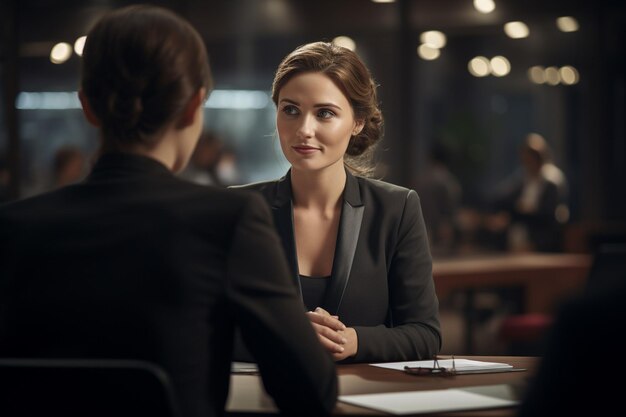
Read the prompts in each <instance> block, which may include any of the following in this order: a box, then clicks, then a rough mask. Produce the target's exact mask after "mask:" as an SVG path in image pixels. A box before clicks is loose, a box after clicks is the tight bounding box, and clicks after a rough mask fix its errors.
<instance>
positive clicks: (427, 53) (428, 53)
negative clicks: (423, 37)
mask: <svg viewBox="0 0 626 417" xmlns="http://www.w3.org/2000/svg"><path fill="white" fill-rule="evenodd" d="M417 54H418V55H419V56H420V58H422V59H425V60H427V61H432V60H433V59H437V58H439V55H441V52H440V51H439V49H437V48H433V47H431V46H429V45H426V44H425V43H423V44H421V45H420V46H418V47H417Z"/></svg>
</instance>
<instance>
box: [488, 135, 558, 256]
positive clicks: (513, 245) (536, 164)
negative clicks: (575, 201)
mask: <svg viewBox="0 0 626 417" xmlns="http://www.w3.org/2000/svg"><path fill="white" fill-rule="evenodd" d="M520 160H521V163H522V169H523V171H522V172H521V173H520V174H519V175H516V176H515V177H514V178H513V179H512V180H509V181H508V182H507V183H506V184H504V186H503V187H502V189H501V190H500V192H499V193H498V195H497V196H496V198H495V199H494V202H493V207H494V208H495V209H496V210H497V212H496V213H495V214H492V215H488V216H487V217H486V218H485V220H484V226H485V229H486V230H487V231H489V232H491V233H493V234H496V235H497V234H501V235H502V236H503V238H504V239H505V247H506V248H507V249H509V250H512V251H543V252H555V251H559V250H560V249H561V247H562V242H561V228H562V225H563V224H564V223H565V222H567V220H568V218H569V209H568V206H567V196H568V185H567V180H566V179H565V175H564V174H563V172H562V171H561V170H560V169H559V168H558V167H557V166H556V165H554V163H552V161H551V158H550V149H549V147H548V144H547V143H546V141H545V139H544V138H543V137H542V136H541V135H539V134H537V133H531V134H529V135H528V136H527V137H526V139H525V141H524V143H523V145H522V147H521V149H520Z"/></svg>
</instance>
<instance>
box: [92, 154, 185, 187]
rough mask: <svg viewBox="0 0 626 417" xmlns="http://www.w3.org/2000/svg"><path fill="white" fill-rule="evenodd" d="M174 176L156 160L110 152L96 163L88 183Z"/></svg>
mask: <svg viewBox="0 0 626 417" xmlns="http://www.w3.org/2000/svg"><path fill="white" fill-rule="evenodd" d="M153 175H159V176H161V175H164V176H170V177H171V176H173V175H174V174H172V172H171V171H170V170H169V169H168V168H167V167H166V166H165V165H163V164H162V163H160V162H159V161H157V160H156V159H153V158H149V157H147V156H143V155H137V154H132V153H127V152H108V153H104V154H102V155H101V156H100V157H99V158H98V160H97V161H96V163H95V165H94V167H93V169H92V171H91V173H90V174H89V177H88V178H87V180H88V181H98V180H100V179H106V180H110V179H115V178H133V177H135V178H136V177H141V176H153Z"/></svg>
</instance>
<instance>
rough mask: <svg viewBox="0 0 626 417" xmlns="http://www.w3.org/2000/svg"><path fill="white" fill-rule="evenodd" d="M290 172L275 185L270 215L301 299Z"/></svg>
mask: <svg viewBox="0 0 626 417" xmlns="http://www.w3.org/2000/svg"><path fill="white" fill-rule="evenodd" d="M291 196H292V192H291V171H289V172H287V175H285V176H284V177H283V178H281V179H280V180H279V181H278V182H277V183H276V194H275V195H274V198H273V201H272V213H273V214H274V224H275V226H276V229H277V230H278V233H279V236H284V237H285V238H284V239H281V240H282V243H283V249H284V250H285V255H286V257H287V262H288V263H289V270H290V271H291V276H292V278H293V280H294V284H295V285H296V288H297V289H298V294H299V295H300V298H301V299H302V286H301V285H300V276H299V272H298V255H297V252H296V239H295V235H294V228H293V202H292V199H291Z"/></svg>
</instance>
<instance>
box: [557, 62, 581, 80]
mask: <svg viewBox="0 0 626 417" xmlns="http://www.w3.org/2000/svg"><path fill="white" fill-rule="evenodd" d="M559 74H560V75H561V81H563V84H566V85H574V84H577V83H578V81H579V80H580V76H579V75H578V71H577V70H576V68H574V67H572V66H571V65H566V66H564V67H561V69H560V70H559Z"/></svg>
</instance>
